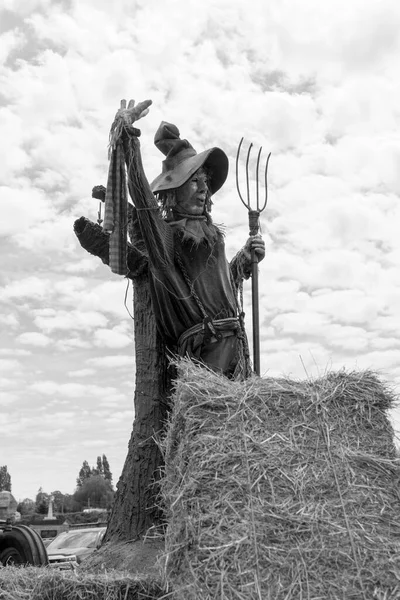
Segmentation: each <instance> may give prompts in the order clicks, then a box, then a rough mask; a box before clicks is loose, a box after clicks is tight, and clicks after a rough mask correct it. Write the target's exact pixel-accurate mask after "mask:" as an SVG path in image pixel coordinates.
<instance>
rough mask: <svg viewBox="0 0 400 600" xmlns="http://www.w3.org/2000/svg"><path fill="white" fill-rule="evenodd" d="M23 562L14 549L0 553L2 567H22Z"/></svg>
mask: <svg viewBox="0 0 400 600" xmlns="http://www.w3.org/2000/svg"><path fill="white" fill-rule="evenodd" d="M24 562H25V561H24V559H23V557H22V556H21V553H20V552H19V551H18V550H17V549H16V548H6V549H5V550H3V551H2V552H0V563H1V564H2V565H3V567H8V566H9V565H23V564H24Z"/></svg>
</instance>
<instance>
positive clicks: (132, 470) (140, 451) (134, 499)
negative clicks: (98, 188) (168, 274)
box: [104, 275, 171, 541]
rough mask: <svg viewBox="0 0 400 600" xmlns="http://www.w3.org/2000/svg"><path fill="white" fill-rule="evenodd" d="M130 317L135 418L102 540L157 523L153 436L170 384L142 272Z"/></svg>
mask: <svg viewBox="0 0 400 600" xmlns="http://www.w3.org/2000/svg"><path fill="white" fill-rule="evenodd" d="M134 317H135V354H136V385H135V400H134V403H135V421H134V423H133V431H132V435H131V439H130V441H129V447H128V455H127V457H126V460H125V464H124V468H123V470H122V475H121V477H120V479H119V482H118V484H117V495H116V498H115V501H114V505H113V509H112V513H111V518H110V521H109V524H108V528H107V533H106V537H105V539H104V541H109V540H115V541H117V540H118V541H121V540H132V539H136V538H138V537H141V536H142V535H143V534H144V533H145V532H146V531H147V530H148V529H149V527H151V526H152V525H158V524H160V523H161V522H162V511H161V509H160V508H159V506H158V504H159V499H158V497H157V496H158V485H157V481H158V480H159V478H160V467H161V466H162V464H163V460H162V455H161V452H160V450H159V448H158V445H157V443H156V441H155V439H154V438H155V436H160V435H161V434H162V432H163V429H164V427H165V421H166V418H167V399H168V395H169V392H170V386H171V383H170V377H169V373H168V365H167V358H166V353H165V347H164V344H163V343H162V341H161V339H160V336H159V335H158V332H157V330H156V326H155V320H154V315H153V311H152V306H151V299H150V291H149V283H148V277H147V275H143V276H142V277H140V278H137V279H135V281H134Z"/></svg>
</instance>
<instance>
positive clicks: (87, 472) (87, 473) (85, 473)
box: [76, 460, 93, 488]
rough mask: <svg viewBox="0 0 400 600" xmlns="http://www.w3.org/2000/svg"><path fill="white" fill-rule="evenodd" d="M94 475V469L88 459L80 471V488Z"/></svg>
mask: <svg viewBox="0 0 400 600" xmlns="http://www.w3.org/2000/svg"><path fill="white" fill-rule="evenodd" d="M92 475H93V471H92V469H91V468H90V466H89V463H88V461H87V460H84V461H83V464H82V467H81V470H80V471H79V475H78V478H77V480H76V485H77V487H78V488H80V487H82V485H83V483H84V482H85V481H86V479H88V478H89V477H91V476H92Z"/></svg>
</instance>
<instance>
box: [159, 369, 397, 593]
mask: <svg viewBox="0 0 400 600" xmlns="http://www.w3.org/2000/svg"><path fill="white" fill-rule="evenodd" d="M178 371H179V377H178V379H177V382H176V389H175V393H174V398H173V405H174V408H173V411H172V414H171V417H170V422H169V426H168V432H167V435H166V438H165V439H164V441H163V442H162V447H163V451H164V453H165V462H166V467H165V477H164V479H163V483H162V497H163V503H164V505H165V510H166V515H167V521H168V527H167V536H166V552H167V560H166V572H165V575H166V582H167V584H168V588H169V589H172V590H173V591H174V598H176V599H177V600H195V599H196V600H197V599H198V600H200V599H201V600H208V599H210V600H211V599H212V600H215V599H217V598H218V599H221V600H224V599H237V600H242V599H246V600H247V599H257V600H269V599H270V600H290V599H293V600H294V599H296V600H298V599H312V600H317V599H321V600H322V599H323V600H326V599H335V600H336V599H343V600H352V599H354V600H355V599H364V600H365V599H367V598H368V600H370V599H371V598H376V599H377V600H392V599H394V598H400V585H399V584H400V551H399V549H400V546H399V541H400V518H399V514H400V512H399V511H400V491H399V490H400V488H399V480H400V464H399V461H398V459H396V453H395V447H394V442H393V430H392V427H391V425H390V423H389V421H388V418H387V415H386V411H387V410H388V409H389V408H390V407H392V406H393V403H394V400H395V399H394V397H393V394H392V392H391V391H390V389H389V388H388V387H387V386H385V385H384V384H383V383H382V382H381V381H380V380H379V378H378V377H377V376H376V374H374V373H373V372H370V371H363V372H345V371H341V372H337V373H329V374H327V375H326V376H324V377H322V378H321V379H318V380H315V381H302V382H301V381H293V380H287V379H272V378H266V379H260V378H258V377H254V378H253V379H250V380H247V381H245V382H241V383H238V382H232V381H230V380H228V379H226V378H224V377H220V376H218V375H216V374H214V373H212V372H210V371H208V370H207V369H205V368H202V367H200V366H195V365H193V363H190V362H189V361H181V362H180V363H178Z"/></svg>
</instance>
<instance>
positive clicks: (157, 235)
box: [122, 126, 174, 270]
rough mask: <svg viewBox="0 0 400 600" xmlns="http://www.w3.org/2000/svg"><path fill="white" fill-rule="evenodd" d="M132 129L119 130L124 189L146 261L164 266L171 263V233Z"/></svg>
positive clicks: (166, 266)
mask: <svg viewBox="0 0 400 600" xmlns="http://www.w3.org/2000/svg"><path fill="white" fill-rule="evenodd" d="M134 131H135V130H134V129H133V128H129V127H127V126H125V127H124V128H123V132H122V140H123V146H124V154H125V162H126V167H127V172H128V189H129V194H130V196H131V198H132V201H133V203H134V205H135V208H136V211H137V218H138V221H139V225H140V229H141V232H142V236H143V240H144V243H145V245H146V249H147V252H148V255H149V260H150V263H151V264H152V265H153V266H154V267H156V268H157V269H165V270H166V269H168V268H169V267H170V266H171V264H172V263H173V256H174V249H173V248H174V247H173V233H172V231H171V228H170V227H169V225H167V223H166V222H165V221H164V219H163V218H162V215H161V211H160V207H159V204H158V202H157V200H156V198H155V197H154V194H153V192H152V191H151V189H150V185H149V182H148V181H147V178H146V175H145V173H144V169H143V164H142V157H141V153H140V143H139V139H138V138H137V136H136V135H135V134H134V133H133V132H134Z"/></svg>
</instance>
